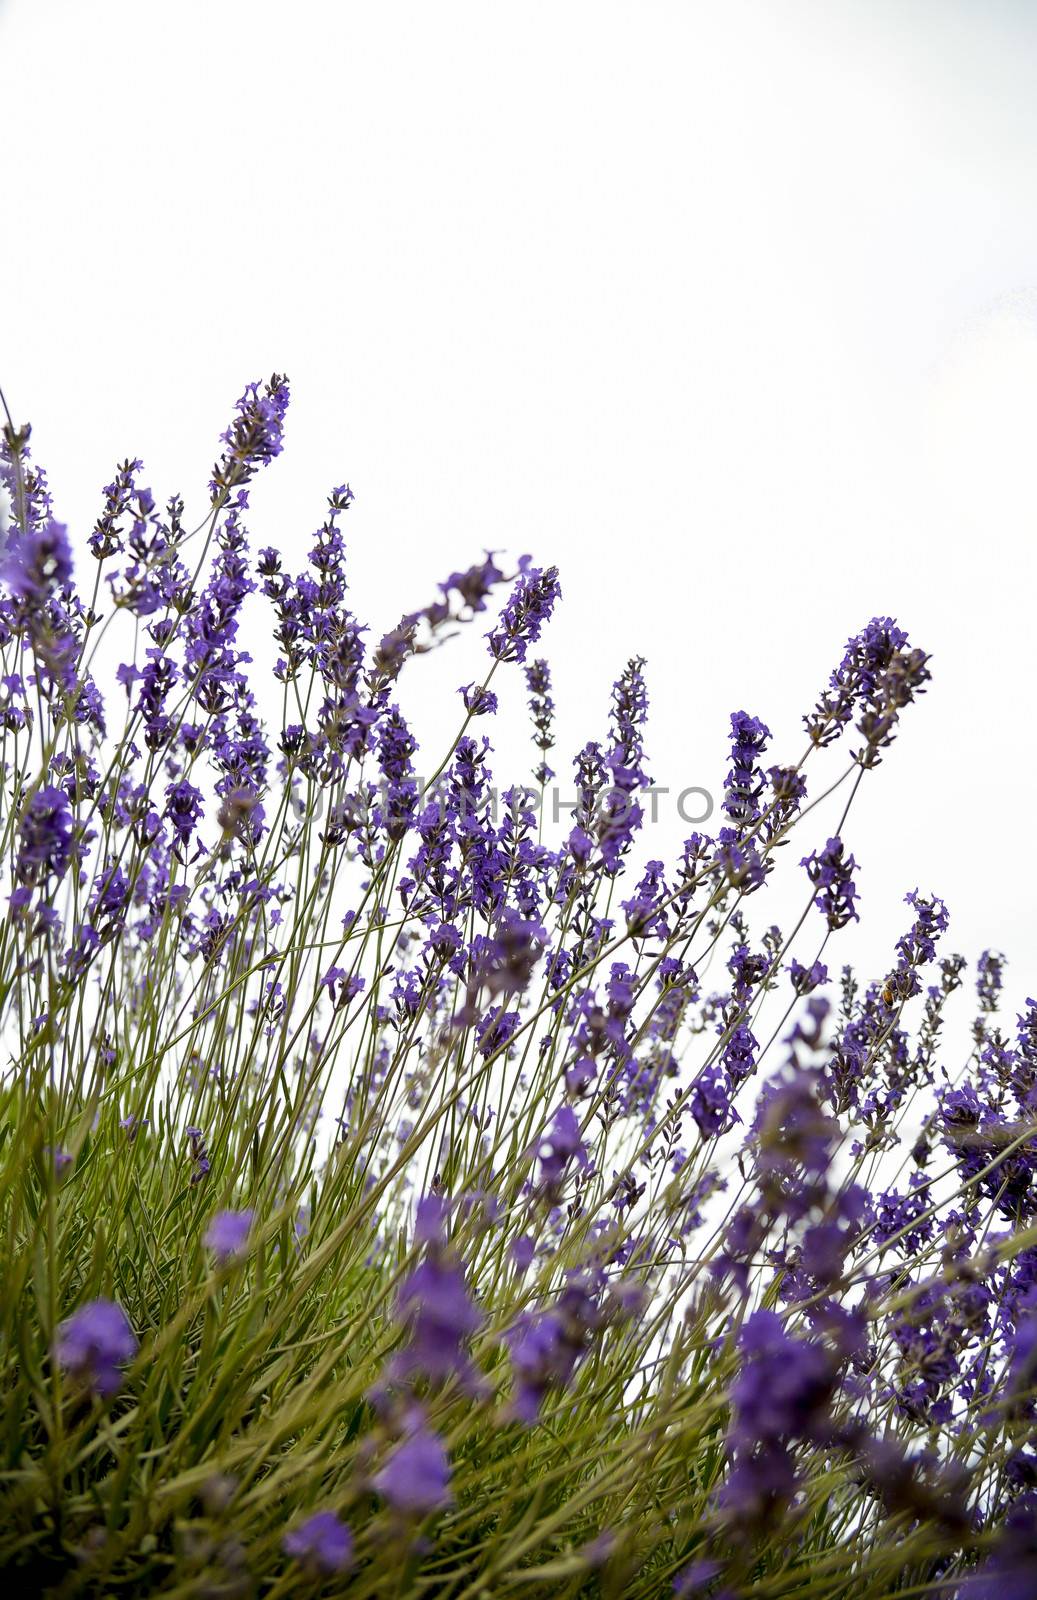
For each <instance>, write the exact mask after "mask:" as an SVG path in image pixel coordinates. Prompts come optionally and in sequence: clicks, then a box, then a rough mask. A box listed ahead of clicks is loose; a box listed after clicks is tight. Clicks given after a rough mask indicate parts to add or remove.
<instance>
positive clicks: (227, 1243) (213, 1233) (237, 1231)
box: [205, 1211, 256, 1262]
mask: <svg viewBox="0 0 1037 1600" xmlns="http://www.w3.org/2000/svg"><path fill="white" fill-rule="evenodd" d="M255 1216H256V1214H255V1212H254V1211H217V1213H216V1215H215V1216H214V1217H213V1219H212V1221H211V1222H210V1223H209V1226H208V1228H207V1229H206V1233H205V1243H206V1245H207V1246H208V1248H209V1249H210V1250H211V1251H212V1253H213V1255H215V1256H216V1257H217V1259H218V1260H220V1261H224V1262H226V1261H233V1260H234V1259H235V1258H236V1257H238V1256H242V1255H244V1253H245V1249H246V1246H247V1244H248V1236H249V1232H250V1230H251V1228H252V1224H253V1222H254V1221H255Z"/></svg>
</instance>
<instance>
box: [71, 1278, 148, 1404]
mask: <svg viewBox="0 0 1037 1600" xmlns="http://www.w3.org/2000/svg"><path fill="white" fill-rule="evenodd" d="M54 1353H55V1355H56V1357H57V1359H58V1361H59V1362H60V1364H61V1365H62V1367H64V1369H65V1371H66V1372H69V1373H71V1374H72V1376H73V1377H75V1378H77V1379H78V1380H79V1381H80V1382H81V1383H83V1384H85V1385H86V1386H87V1387H88V1388H90V1389H93V1391H94V1392H95V1394H98V1395H100V1396H102V1398H105V1399H107V1398H108V1397H110V1396H111V1395H113V1394H116V1393H117V1392H118V1391H119V1389H121V1388H122V1383H123V1375H122V1372H121V1370H120V1369H121V1368H122V1367H124V1366H125V1365H126V1363H127V1362H129V1361H132V1360H133V1358H134V1356H135V1355H136V1353H137V1339H136V1336H135V1334H134V1332H133V1329H132V1328H131V1327H130V1324H129V1320H128V1319H127V1316H126V1313H125V1311H124V1310H123V1309H122V1307H121V1306H120V1305H117V1304H116V1302H115V1301H114V1300H91V1301H89V1302H88V1303H87V1304H86V1305H84V1306H80V1308H79V1310H78V1311H77V1312H75V1313H74V1315H72V1316H71V1317H69V1318H68V1320H67V1321H66V1322H63V1323H62V1324H61V1327H60V1328H59V1329H58V1336H57V1339H56V1341H55V1346H54Z"/></svg>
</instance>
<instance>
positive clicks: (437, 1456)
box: [372, 1421, 452, 1517]
mask: <svg viewBox="0 0 1037 1600" xmlns="http://www.w3.org/2000/svg"><path fill="white" fill-rule="evenodd" d="M450 1476H451V1474H450V1461H449V1458H448V1456H447V1453H446V1446H445V1445H444V1443H443V1441H442V1439H441V1438H440V1437H439V1435H438V1433H433V1431H432V1430H431V1429H430V1428H428V1427H427V1426H426V1425H425V1423H424V1422H421V1421H418V1422H415V1423H414V1424H413V1426H412V1427H411V1428H410V1431H408V1433H407V1434H406V1435H405V1436H404V1438H403V1439H402V1440H401V1441H400V1443H399V1444H398V1445H396V1446H395V1448H394V1449H393V1451H392V1452H391V1454H390V1455H389V1458H388V1460H387V1461H386V1463H385V1466H384V1467H383V1468H382V1469H381V1471H380V1472H377V1473H375V1476H374V1478H373V1480H372V1481H373V1483H374V1487H375V1488H376V1489H377V1491H378V1493H379V1494H380V1495H381V1496H382V1498H383V1499H384V1500H386V1501H387V1502H388V1503H389V1505H390V1506H391V1507H392V1509H393V1510H394V1511H398V1512H401V1513H402V1514H403V1515H404V1516H408V1517H410V1516H416V1517H424V1516H428V1515H430V1514H431V1513H432V1512H433V1511H440V1510H442V1509H443V1508H444V1507H445V1506H448V1505H449V1504H450V1501H451V1498H452V1497H451V1494H450Z"/></svg>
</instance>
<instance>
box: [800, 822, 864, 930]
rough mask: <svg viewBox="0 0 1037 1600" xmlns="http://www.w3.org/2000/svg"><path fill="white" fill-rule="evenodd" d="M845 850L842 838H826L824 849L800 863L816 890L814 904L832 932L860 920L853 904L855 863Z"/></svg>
mask: <svg viewBox="0 0 1037 1600" xmlns="http://www.w3.org/2000/svg"><path fill="white" fill-rule="evenodd" d="M844 851H845V847H844V845H843V842H842V840H841V839H829V840H828V843H827V844H826V845H825V847H824V849H823V850H820V851H815V852H814V853H813V855H809V856H804V857H803V860H802V861H801V862H800V866H801V867H806V869H807V876H808V877H809V879H810V881H811V883H812V884H813V885H814V886H815V888H816V889H817V893H816V894H815V896H814V904H815V906H816V907H817V909H818V910H819V911H821V912H823V913H824V916H825V918H826V919H827V922H828V926H829V927H830V928H833V929H834V928H845V926H846V924H847V923H848V922H851V921H855V922H856V921H859V920H860V919H859V917H858V914H857V911H856V909H855V905H854V902H855V901H856V899H857V889H856V886H855V884H854V881H853V873H854V871H855V869H856V866H857V863H856V861H855V860H854V859H853V857H852V856H848V855H846V854H845V853H844Z"/></svg>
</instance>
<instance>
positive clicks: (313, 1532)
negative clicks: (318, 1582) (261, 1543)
mask: <svg viewBox="0 0 1037 1600" xmlns="http://www.w3.org/2000/svg"><path fill="white" fill-rule="evenodd" d="M281 1548H282V1549H283V1550H284V1553H285V1555H288V1556H292V1557H293V1558H294V1559H295V1560H296V1561H298V1562H300V1563H301V1564H302V1565H303V1566H304V1567H307V1568H308V1569H309V1570H310V1571H311V1572H313V1573H315V1574H323V1575H325V1576H330V1575H331V1574H332V1573H335V1572H345V1570H346V1569H347V1567H349V1566H350V1565H351V1564H352V1561H353V1535H352V1533H351V1532H350V1530H349V1527H348V1526H347V1524H346V1523H344V1522H342V1521H341V1520H340V1519H339V1518H338V1517H337V1516H336V1514H335V1512H334V1511H315V1512H314V1513H313V1515H312V1516H311V1517H307V1518H306V1520H305V1522H300V1523H299V1525H298V1527H295V1528H292V1529H291V1530H290V1531H289V1532H288V1533H286V1534H285V1536H284V1538H283V1539H282V1541H281Z"/></svg>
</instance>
